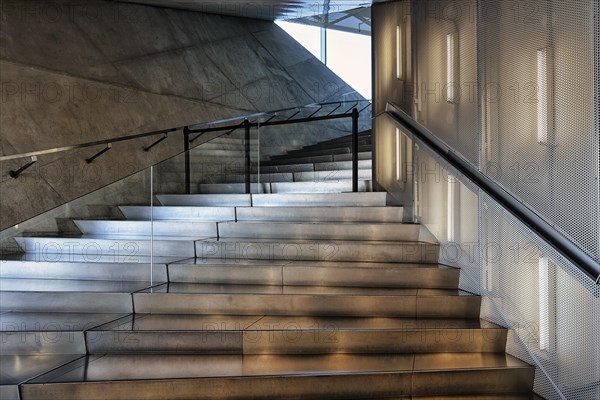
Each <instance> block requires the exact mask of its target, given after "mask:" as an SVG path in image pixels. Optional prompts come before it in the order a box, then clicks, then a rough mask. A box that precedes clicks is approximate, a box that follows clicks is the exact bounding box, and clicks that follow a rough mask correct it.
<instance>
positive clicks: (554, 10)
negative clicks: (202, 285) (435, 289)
mask: <svg viewBox="0 0 600 400" xmlns="http://www.w3.org/2000/svg"><path fill="white" fill-rule="evenodd" d="M380 7H383V5H380ZM393 12H394V11H393V8H391V6H390V8H388V12H387V13H386V12H384V11H382V10H380V12H379V14H377V15H379V16H382V15H385V18H382V19H381V20H382V21H385V24H388V26H377V24H378V21H377V15H376V14H374V21H373V23H374V26H375V27H377V29H378V30H374V35H376V34H377V32H379V31H382V32H383V31H386V29H387V31H386V32H387V33H388V36H390V35H391V32H392V31H393V28H394V27H393V26H392V22H390V21H393V20H394V15H390V13H393ZM599 15H600V2H598V1H597V0H543V1H530V0H502V1H498V0H477V1H468V0H467V1H456V0H415V1H413V2H412V20H411V22H412V36H413V38H412V45H413V50H412V55H413V63H412V66H413V77H414V78H413V82H412V85H413V87H414V91H413V96H414V99H413V100H414V102H413V103H412V105H407V104H406V103H398V105H399V106H400V107H401V108H402V109H404V110H405V111H407V112H409V114H410V115H413V116H414V118H415V119H416V120H417V121H418V122H420V123H421V124H423V125H424V126H426V127H427V128H429V130H431V131H432V132H433V133H434V134H435V135H436V136H438V137H439V138H440V139H442V140H443V141H444V142H446V143H447V144H448V145H449V146H450V147H451V148H453V149H454V150H455V151H456V152H457V153H458V154H460V155H462V156H463V157H464V158H465V159H467V160H469V161H470V162H471V163H472V164H473V167H474V168H477V169H479V170H480V171H482V172H484V173H485V174H486V175H488V176H489V177H490V178H492V179H493V180H494V181H496V182H497V183H498V184H500V185H501V186H502V187H504V188H505V189H506V190H507V191H508V192H509V193H510V194H512V195H513V196H515V197H516V198H517V199H519V200H521V201H522V202H523V203H524V204H525V205H526V206H527V207H529V208H530V209H531V210H533V211H534V212H535V213H537V214H538V215H540V216H541V217H542V218H544V219H545V220H546V221H548V222H549V223H550V224H552V225H553V226H554V227H555V228H556V229H557V230H559V231H560V232H562V233H563V234H564V235H565V236H566V237H567V238H569V239H570V240H571V241H572V242H573V243H575V244H576V245H577V246H578V247H580V248H581V249H582V250H584V251H585V252H586V253H588V254H589V255H590V256H592V257H593V258H595V259H596V260H598V261H600V185H599V180H598V178H599V175H600V18H599ZM390 37H391V36H390ZM374 44H375V47H376V49H375V55H376V57H377V58H379V56H380V55H381V54H382V52H383V53H385V54H386V55H387V56H386V57H387V58H381V59H380V60H379V62H380V65H379V68H380V69H383V68H384V67H383V66H381V63H382V62H383V63H384V64H385V63H391V64H392V65H393V62H394V57H393V54H394V43H393V41H391V39H390V40H388V41H385V40H380V41H379V40H377V38H375V39H374ZM380 47H383V48H385V49H387V50H385V51H384V50H382V49H381V48H380ZM377 62H378V60H376V63H377ZM387 68H388V69H389V71H388V72H391V71H392V70H391V68H392V67H391V66H390V65H388V66H387ZM389 84H393V82H392V83H389ZM409 84H410V83H409ZM450 86H452V87H454V89H453V91H452V90H449V87H450ZM374 87H375V88H376V92H375V101H376V103H377V104H379V105H381V104H385V103H386V102H387V101H392V102H394V101H395V99H394V98H393V97H390V95H389V94H390V93H391V92H390V90H389V89H385V88H384V89H382V88H381V85H376V86H374ZM379 118H386V117H385V116H381V117H378V119H379ZM395 129H396V127H395V126H394V124H390V123H389V122H388V123H386V122H380V121H378V122H377V123H376V124H375V130H376V134H377V136H383V135H388V136H390V137H391V136H393V134H394V132H393V130H395ZM384 131H385V132H384ZM390 143H391V142H390ZM414 145H415V147H414V149H413V150H414V151H413V159H412V164H411V170H412V171H414V173H415V175H414V184H413V185H414V186H413V192H414V197H413V202H414V213H415V216H416V219H417V220H418V221H420V222H422V223H423V224H424V225H425V226H426V227H427V228H428V229H429V230H430V231H431V232H432V233H433V234H434V235H435V236H436V237H437V238H438V239H439V240H440V242H441V243H442V251H441V262H443V263H445V264H448V265H453V266H457V267H460V268H461V279H460V287H461V289H463V290H467V291H470V292H472V293H477V294H481V295H482V297H483V302H482V304H483V306H482V317H483V318H486V319H489V320H491V321H494V322H497V323H499V324H501V325H503V326H507V327H509V328H511V334H510V335H509V341H508V344H507V351H508V352H509V353H511V354H513V355H515V356H517V357H519V358H521V359H523V360H525V361H527V362H529V363H531V364H533V365H535V366H536V368H537V369H536V380H535V388H534V389H535V391H536V392H537V393H539V394H540V395H542V396H544V397H546V398H548V399H569V400H570V399H582V400H583V399H585V400H591V399H600V339H599V338H600V336H599V332H600V287H599V286H598V285H597V284H596V283H594V282H593V281H592V280H591V279H590V278H589V277H588V276H587V275H586V274H585V273H583V272H581V271H580V270H579V269H578V268H577V267H576V266H575V265H573V264H572V263H571V262H570V261H569V260H567V259H565V258H564V257H563V256H562V255H561V254H560V253H559V252H558V251H556V250H554V248H553V247H551V246H550V245H549V244H547V243H546V242H545V241H544V240H542V239H541V238H540V237H538V236H537V235H536V234H535V233H533V232H532V231H531V230H530V229H529V228H528V227H527V226H525V225H524V224H523V223H522V222H520V221H519V220H518V219H517V218H515V217H514V216H513V215H512V214H510V213H509V212H508V211H506V210H505V209H504V208H503V207H501V206H500V205H499V204H498V203H496V202H495V201H494V200H493V199H491V198H490V197H489V196H487V195H485V194H484V193H482V192H480V191H479V189H478V188H476V187H474V185H473V184H472V183H471V182H469V181H468V180H466V179H465V178H464V177H460V176H459V177H458V182H457V183H455V184H454V185H452V184H451V183H450V182H449V176H452V175H454V176H456V175H457V174H456V171H454V170H453V169H452V168H451V167H450V166H449V165H447V164H446V163H445V162H444V161H443V160H441V159H440V158H438V157H436V156H434V155H433V153H432V152H431V151H429V150H428V149H427V148H426V147H425V146H424V145H423V144H422V143H418V141H415V143H414ZM392 158H393V157H387V158H386V159H381V160H376V162H377V168H378V172H377V173H378V177H379V176H382V177H383V176H385V177H387V179H389V176H392V175H393V171H394V168H395V167H394V166H395V164H394V162H393V159H392ZM451 199H452V200H451ZM452 203H455V204H452ZM451 221H452V223H451ZM457 249H458V253H457ZM474 249H476V250H474Z"/></svg>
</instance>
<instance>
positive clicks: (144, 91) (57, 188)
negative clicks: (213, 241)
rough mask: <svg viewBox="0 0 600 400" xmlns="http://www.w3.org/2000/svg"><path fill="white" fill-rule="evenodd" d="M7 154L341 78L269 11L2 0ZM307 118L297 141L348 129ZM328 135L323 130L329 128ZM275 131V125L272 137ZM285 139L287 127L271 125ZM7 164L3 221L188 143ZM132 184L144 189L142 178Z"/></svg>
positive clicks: (296, 98)
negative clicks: (251, 14)
mask: <svg viewBox="0 0 600 400" xmlns="http://www.w3.org/2000/svg"><path fill="white" fill-rule="evenodd" d="M0 13H1V14H0V18H1V21H2V29H1V30H0V73H1V74H0V84H1V87H2V93H1V99H0V101H1V102H0V106H1V113H0V154H1V155H10V154H15V153H23V152H28V151H34V150H41V149H45V148H50V147H55V146H63V145H72V144H78V143H83V142H87V141H93V140H99V139H109V138H116V137H119V136H122V135H126V134H132V133H139V132H145V131H149V130H155V129H163V128H170V127H173V126H182V125H186V124H191V123H197V122H205V121H211V120H215V119H220V118H226V117H232V116H239V115H245V114H248V113H253V112H256V111H268V110H273V109H278V108H282V107H290V106H296V105H304V104H308V103H311V102H314V101H321V100H331V99H339V98H341V95H342V94H344V93H347V92H350V91H352V89H351V88H349V87H348V86H347V85H346V84H345V83H344V82H343V81H341V80H340V79H339V78H338V77H337V76H335V75H334V74H333V73H332V72H331V71H330V70H329V69H327V68H326V67H325V66H323V65H322V64H321V63H320V62H319V61H318V60H316V59H315V58H314V57H313V56H312V55H311V54H310V53H309V52H308V51H306V50H305V49H304V48H302V47H301V46H300V45H298V44H297V43H296V42H295V41H294V40H293V39H292V38H291V37H289V36H288V35H287V34H286V33H284V32H283V31H282V30H281V29H280V28H279V27H277V26H276V25H275V24H273V23H271V22H268V21H260V20H252V19H243V18H235V17H226V16H219V15H209V14H202V13H198V12H192V11H182V10H175V9H168V8H158V7H151V6H145V5H136V4H123V3H115V2H112V1H96V0H91V1H85V2H73V1H68V0H57V1H48V2H33V3H32V2H28V1H26V0H7V1H3V6H2V9H1V11H0ZM325 131H326V130H325V129H323V127H320V128H319V127H318V126H317V125H315V127H314V128H308V129H307V128H303V130H302V135H296V136H294V143H293V144H294V145H302V144H308V143H312V142H316V141H317V140H318V139H321V140H322V139H323V138H324V137H326V135H327V134H329V135H338V134H340V132H341V134H347V132H346V131H347V126H345V125H343V124H342V125H340V124H338V125H337V128H336V129H333V130H331V132H329V133H326V132H325ZM324 135H325V136H324ZM265 137H267V136H265ZM270 140H273V141H275V142H277V144H278V145H280V146H285V145H286V144H287V143H288V141H289V140H290V135H280V134H273V135H272V139H270ZM152 141H153V140H152V139H150V138H147V139H140V140H136V141H132V142H128V143H121V144H115V145H114V146H113V149H112V150H111V151H109V152H108V153H106V154H105V155H103V156H102V157H100V158H98V159H97V160H96V161H95V162H94V163H92V164H89V165H88V164H87V163H85V158H87V157H90V156H91V155H93V154H94V153H96V152H97V151H99V150H100V149H101V148H102V147H96V148H89V149H85V150H80V151H77V152H69V153H61V154H57V155H51V156H44V157H40V159H39V162H38V163H37V164H36V165H35V166H34V167H33V168H31V169H30V170H28V171H27V172H26V173H25V174H23V175H22V176H21V177H19V179H17V180H14V179H12V178H10V177H8V171H9V170H11V169H15V168H18V167H19V166H21V165H23V164H25V163H26V161H23V160H17V161H11V162H2V163H0V229H5V228H7V227H10V226H13V225H14V224H16V223H20V222H22V221H25V220H27V219H28V218H31V217H33V216H35V215H38V214H40V213H42V212H44V211H47V210H50V209H52V208H53V207H56V206H58V205H60V204H63V203H65V202H68V201H70V200H72V199H74V198H77V197H79V196H82V195H84V194H86V193H90V192H91V191H93V190H95V189H98V188H100V187H103V186H105V185H107V184H109V183H111V182H114V181H116V180H118V179H120V178H123V177H125V176H128V175H130V174H132V173H134V172H136V171H140V170H142V169H144V168H146V167H148V166H149V165H152V164H153V163H156V162H158V161H161V160H164V159H166V158H168V157H170V156H172V155H175V154H177V153H178V152H180V151H182V147H183V145H182V139H181V135H180V134H172V135H170V137H169V138H168V139H167V140H166V141H164V142H162V143H161V144H160V145H159V146H157V147H155V148H154V149H153V150H152V151H151V152H148V153H147V152H144V151H142V150H141V148H142V147H143V146H144V145H147V144H149V143H151V142H152ZM128 190H129V191H135V190H137V189H136V188H135V187H130V188H128Z"/></svg>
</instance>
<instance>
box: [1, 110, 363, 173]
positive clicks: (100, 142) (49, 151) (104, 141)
mask: <svg viewBox="0 0 600 400" xmlns="http://www.w3.org/2000/svg"><path fill="white" fill-rule="evenodd" d="M364 102H369V105H370V100H366V99H365V100H360V99H359V100H339V101H332V102H324V103H311V104H307V105H304V106H297V107H290V108H282V109H278V110H272V111H264V112H258V113H253V114H246V115H241V116H237V117H232V118H225V119H219V120H214V121H209V122H200V123H196V124H192V125H185V126H178V127H174V128H168V129H160V130H156V131H150V132H144V133H138V134H134V135H127V136H120V137H116V138H112V139H102V140H96V141H93V142H86V143H80V144H76V145H69V146H61V147H53V148H49V149H44V150H36V151H30V152H27V153H20V154H11V155H8V156H0V162H2V161H10V160H17V159H21V158H30V157H38V156H43V155H48V154H55V153H63V152H66V151H72V150H78V149H84V148H88V147H94V146H99V145H103V144H106V145H108V144H113V143H118V142H125V141H129V140H135V139H141V138H145V137H149V136H156V135H164V134H168V133H171V132H177V131H181V132H183V130H184V129H185V128H187V129H190V130H196V131H197V130H202V128H203V127H213V126H215V125H220V124H224V123H231V122H235V121H244V120H246V119H254V118H260V117H265V116H276V115H277V114H280V113H284V112H288V111H295V110H299V111H301V110H304V109H307V108H317V107H325V106H328V105H334V104H349V103H364ZM369 105H367V106H366V107H364V108H363V110H364V109H366V108H367V107H368V106H369ZM361 111H362V110H361Z"/></svg>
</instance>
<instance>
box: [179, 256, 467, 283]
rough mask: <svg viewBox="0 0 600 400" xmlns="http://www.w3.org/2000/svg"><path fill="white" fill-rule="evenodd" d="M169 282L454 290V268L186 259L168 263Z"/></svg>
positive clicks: (457, 271) (456, 271)
mask: <svg viewBox="0 0 600 400" xmlns="http://www.w3.org/2000/svg"><path fill="white" fill-rule="evenodd" d="M168 268H169V278H170V281H171V282H184V283H201V284H239V285H257V284H258V285H290V286H294V285H297V286H318V285H325V286H332V287H336V286H342V287H388V288H421V289H427V288H430V289H456V288H457V287H458V279H459V272H460V271H459V270H458V269H455V268H448V267H444V266H440V265H437V264H410V263H368V262H328V261H292V262H290V261H285V260H241V259H237V260H236V259H233V260H227V259H219V258H216V259H213V258H206V259H189V260H185V261H181V262H176V263H172V264H169V266H168Z"/></svg>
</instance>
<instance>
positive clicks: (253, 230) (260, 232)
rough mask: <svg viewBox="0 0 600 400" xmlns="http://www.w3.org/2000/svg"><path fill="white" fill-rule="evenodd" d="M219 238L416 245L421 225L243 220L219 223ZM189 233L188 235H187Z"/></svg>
mask: <svg viewBox="0 0 600 400" xmlns="http://www.w3.org/2000/svg"><path fill="white" fill-rule="evenodd" d="M218 230H219V238H246V239H261V238H273V239H284V240H290V239H293V240H296V239H298V240H357V241H359V240H360V241H365V240H366V241H369V240H370V241H376V240H378V241H392V242H394V241H395V242H402V241H407V242H416V241H418V240H419V231H420V225H417V224H402V223H367V222H352V223H345V222H318V223H317V222H313V223H310V222H308V223H306V222H304V223H299V222H271V221H242V222H221V223H219V224H218ZM185 233H187V232H185Z"/></svg>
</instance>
